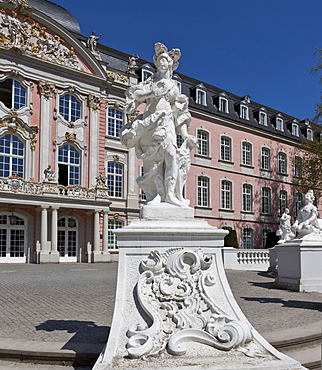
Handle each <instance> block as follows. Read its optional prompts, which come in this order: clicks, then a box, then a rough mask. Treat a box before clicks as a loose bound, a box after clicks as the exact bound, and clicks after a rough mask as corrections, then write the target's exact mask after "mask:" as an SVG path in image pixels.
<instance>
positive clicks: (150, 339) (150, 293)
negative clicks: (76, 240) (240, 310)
mask: <svg viewBox="0 0 322 370" xmlns="http://www.w3.org/2000/svg"><path fill="white" fill-rule="evenodd" d="M212 264H213V259H212V256H211V255H209V256H208V255H205V254H203V252H202V251H201V250H200V249H199V250H186V249H183V248H176V249H169V250H167V251H166V252H165V253H163V254H160V253H159V252H158V251H154V252H151V253H150V255H149V257H148V259H147V260H145V261H142V262H141V264H140V271H143V272H142V273H141V275H140V277H139V280H138V283H137V286H136V297H137V300H138V302H139V305H140V306H141V308H142V310H143V311H144V312H145V313H146V314H147V315H148V317H150V319H151V320H152V324H151V326H149V327H145V326H144V324H141V323H139V324H133V325H132V326H131V327H130V328H129V330H128V332H127V336H128V337H129V340H128V343H127V350H128V353H129V357H131V358H148V357H149V356H156V355H159V354H160V353H163V352H165V351H167V352H168V353H170V354H171V355H173V356H180V355H183V354H185V353H186V349H185V348H184V346H183V343H184V342H188V341H189V342H191V341H195V342H198V343H203V344H206V345H209V346H212V347H214V348H216V349H219V350H225V351H230V350H232V349H238V348H239V347H241V348H243V349H242V352H243V353H244V354H245V355H247V356H250V357H253V356H257V355H259V356H265V354H264V353H263V352H262V351H261V350H260V349H259V348H256V346H255V347H254V343H252V346H250V347H249V348H248V347H247V345H248V344H249V343H251V342H252V340H253V334H252V329H251V326H250V325H249V323H248V322H247V321H241V320H238V319H237V318H236V317H232V316H231V315H229V314H228V313H227V312H225V310H224V309H223V308H222V307H220V305H219V304H218V303H217V302H216V300H215V299H214V298H215V297H213V294H212V287H213V286H214V285H215V284H216V283H217V281H216V276H215V274H212V272H213V271H212V269H210V267H211V265H212Z"/></svg>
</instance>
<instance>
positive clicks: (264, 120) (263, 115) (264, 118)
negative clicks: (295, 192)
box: [258, 112, 267, 126]
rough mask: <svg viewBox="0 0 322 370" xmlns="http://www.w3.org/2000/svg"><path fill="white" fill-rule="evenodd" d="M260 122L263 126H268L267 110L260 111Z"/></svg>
mask: <svg viewBox="0 0 322 370" xmlns="http://www.w3.org/2000/svg"><path fill="white" fill-rule="evenodd" d="M258 123H259V124H260V125H263V126H267V114H266V113H265V112H259V119H258Z"/></svg>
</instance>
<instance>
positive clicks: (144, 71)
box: [138, 63, 154, 82]
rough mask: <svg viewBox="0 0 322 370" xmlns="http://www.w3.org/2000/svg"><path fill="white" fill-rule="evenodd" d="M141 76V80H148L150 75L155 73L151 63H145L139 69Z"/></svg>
mask: <svg viewBox="0 0 322 370" xmlns="http://www.w3.org/2000/svg"><path fill="white" fill-rule="evenodd" d="M138 73H139V76H140V81H141V82H143V81H146V80H147V79H148V78H149V77H152V76H153V75H154V69H153V68H152V67H151V66H150V64H148V63H146V64H144V65H143V66H142V67H141V68H140V69H139V71H138Z"/></svg>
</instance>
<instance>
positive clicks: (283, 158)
mask: <svg viewBox="0 0 322 370" xmlns="http://www.w3.org/2000/svg"><path fill="white" fill-rule="evenodd" d="M278 172H279V173H281V174H284V175H286V174H287V155H286V153H284V152H279V153H278Z"/></svg>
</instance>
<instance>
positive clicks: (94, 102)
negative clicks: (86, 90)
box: [87, 94, 103, 110]
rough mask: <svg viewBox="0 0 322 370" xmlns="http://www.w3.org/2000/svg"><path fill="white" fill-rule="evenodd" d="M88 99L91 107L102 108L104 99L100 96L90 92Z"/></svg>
mask: <svg viewBox="0 0 322 370" xmlns="http://www.w3.org/2000/svg"><path fill="white" fill-rule="evenodd" d="M87 101H88V106H89V107H90V108H92V109H93V110H99V109H100V108H101V104H102V101H103V99H102V98H101V97H99V96H95V95H92V94H89V95H88V98H87Z"/></svg>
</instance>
